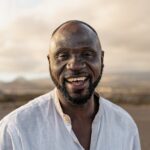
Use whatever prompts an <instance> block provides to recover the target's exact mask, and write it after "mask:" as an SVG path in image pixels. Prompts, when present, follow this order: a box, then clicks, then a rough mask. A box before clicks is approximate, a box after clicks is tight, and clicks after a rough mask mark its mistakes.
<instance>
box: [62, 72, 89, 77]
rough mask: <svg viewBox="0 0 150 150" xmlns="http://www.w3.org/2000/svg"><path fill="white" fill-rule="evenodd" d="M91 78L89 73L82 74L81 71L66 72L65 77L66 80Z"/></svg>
mask: <svg viewBox="0 0 150 150" xmlns="http://www.w3.org/2000/svg"><path fill="white" fill-rule="evenodd" d="M83 76H85V77H89V76H90V75H89V73H88V72H83V71H82V72H81V71H70V72H66V73H65V75H64V77H65V78H70V77H74V78H75V77H83Z"/></svg>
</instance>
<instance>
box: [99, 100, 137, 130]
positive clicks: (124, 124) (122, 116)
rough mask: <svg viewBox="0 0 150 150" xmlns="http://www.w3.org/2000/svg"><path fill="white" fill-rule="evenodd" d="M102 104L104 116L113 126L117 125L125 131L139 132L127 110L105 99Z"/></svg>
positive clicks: (101, 101)
mask: <svg viewBox="0 0 150 150" xmlns="http://www.w3.org/2000/svg"><path fill="white" fill-rule="evenodd" d="M100 103H101V105H102V106H101V108H102V110H103V114H104V116H105V117H106V118H107V119H110V121H111V123H112V124H117V126H119V127H120V128H122V129H123V130H130V131H133V132H137V125H136V123H135V121H134V120H133V118H132V117H131V115H130V114H129V113H128V112H127V111H126V110H124V109H123V108H121V107H120V106H118V105H116V104H114V103H112V102H110V101H109V100H107V99H104V98H101V99H100Z"/></svg>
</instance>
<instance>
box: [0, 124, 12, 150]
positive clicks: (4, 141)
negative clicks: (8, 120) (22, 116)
mask: <svg viewBox="0 0 150 150" xmlns="http://www.w3.org/2000/svg"><path fill="white" fill-rule="evenodd" d="M0 150H14V149H13V145H12V140H11V135H10V132H9V131H8V127H7V125H5V124H4V123H0Z"/></svg>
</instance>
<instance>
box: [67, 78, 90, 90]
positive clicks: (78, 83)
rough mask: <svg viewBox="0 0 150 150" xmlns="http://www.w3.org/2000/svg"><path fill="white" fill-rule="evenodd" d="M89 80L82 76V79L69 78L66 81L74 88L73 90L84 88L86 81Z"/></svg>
mask: <svg viewBox="0 0 150 150" xmlns="http://www.w3.org/2000/svg"><path fill="white" fill-rule="evenodd" d="M87 80H88V77H85V76H82V77H69V78H67V79H66V81H67V82H68V83H69V84H70V85H71V86H73V88H83V87H84V85H85V83H86V81H87Z"/></svg>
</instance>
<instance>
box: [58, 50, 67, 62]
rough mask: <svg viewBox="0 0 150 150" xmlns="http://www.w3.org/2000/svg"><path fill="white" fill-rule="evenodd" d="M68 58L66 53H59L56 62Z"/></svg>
mask: <svg viewBox="0 0 150 150" xmlns="http://www.w3.org/2000/svg"><path fill="white" fill-rule="evenodd" d="M68 57H69V55H68V53H66V52H63V53H59V54H58V55H57V59H58V60H66V59H67V58H68Z"/></svg>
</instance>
